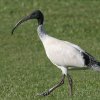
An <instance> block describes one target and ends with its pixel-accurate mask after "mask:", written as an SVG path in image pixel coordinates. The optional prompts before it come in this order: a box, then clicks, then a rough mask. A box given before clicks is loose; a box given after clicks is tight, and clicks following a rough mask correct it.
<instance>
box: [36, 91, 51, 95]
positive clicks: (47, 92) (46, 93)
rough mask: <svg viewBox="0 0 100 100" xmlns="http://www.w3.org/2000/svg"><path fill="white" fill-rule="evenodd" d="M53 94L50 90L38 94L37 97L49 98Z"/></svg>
mask: <svg viewBox="0 0 100 100" xmlns="http://www.w3.org/2000/svg"><path fill="white" fill-rule="evenodd" d="M50 93H51V92H50V91H49V90H48V91H45V92H42V93H38V94H37V96H48V95H49V94H50Z"/></svg>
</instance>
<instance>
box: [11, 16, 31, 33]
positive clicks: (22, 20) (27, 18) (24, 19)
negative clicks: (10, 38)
mask: <svg viewBox="0 0 100 100" xmlns="http://www.w3.org/2000/svg"><path fill="white" fill-rule="evenodd" d="M29 19H31V16H26V17H24V18H23V19H21V20H20V21H19V22H18V23H17V24H16V25H15V27H14V28H13V29H12V31H11V33H12V35H13V33H14V31H15V29H16V28H17V27H18V26H19V25H20V24H21V23H23V22H25V21H27V20H29Z"/></svg>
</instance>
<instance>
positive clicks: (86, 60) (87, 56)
mask: <svg viewBox="0 0 100 100" xmlns="http://www.w3.org/2000/svg"><path fill="white" fill-rule="evenodd" d="M67 43H68V44H70V45H71V46H72V47H74V48H75V49H77V50H78V51H79V52H80V53H81V55H82V57H83V59H84V63H85V65H86V66H91V65H92V64H94V63H95V62H97V61H96V59H95V58H94V57H93V56H92V55H91V54H89V53H87V52H86V51H85V50H83V49H81V48H80V47H79V46H78V45H75V44H73V43H70V42H67Z"/></svg>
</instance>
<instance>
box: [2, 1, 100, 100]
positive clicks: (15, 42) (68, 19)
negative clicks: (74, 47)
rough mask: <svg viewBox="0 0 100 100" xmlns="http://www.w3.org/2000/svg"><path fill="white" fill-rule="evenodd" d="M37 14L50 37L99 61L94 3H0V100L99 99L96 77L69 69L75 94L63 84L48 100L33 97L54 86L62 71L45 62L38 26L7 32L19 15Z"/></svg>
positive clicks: (98, 4)
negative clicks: (39, 14)
mask: <svg viewBox="0 0 100 100" xmlns="http://www.w3.org/2000/svg"><path fill="white" fill-rule="evenodd" d="M36 9H40V10H42V12H43V13H44V15H45V24H44V25H45V29H46V31H47V33H48V34H50V35H51V36H54V37H57V38H59V39H63V40H67V41H70V42H72V43H75V44H78V45H79V46H81V47H82V48H84V49H85V50H86V51H88V52H89V53H91V54H92V55H93V56H95V57H96V58H97V59H98V60H100V55H99V54H100V28H99V27H100V1H99V0H84V1H83V0H53V1H51V0H43V1H42V0H30V1H28V0H13V1H11V0H0V100H80V99H81V100H99V99H100V73H98V72H94V71H91V70H80V71H79V70H75V71H74V70H70V74H71V76H72V78H73V81H74V95H73V96H72V97H70V96H68V90H67V88H68V86H67V80H66V81H65V84H64V85H63V86H62V87H60V88H59V89H57V90H55V91H54V92H53V93H52V94H51V95H49V96H48V97H36V96H35V95H36V94H37V93H38V92H41V91H44V90H46V89H48V88H49V87H51V86H53V85H54V84H55V83H57V82H58V81H59V79H60V77H61V71H59V69H57V68H56V67H55V66H54V65H53V64H52V63H51V62H50V61H49V60H48V59H47V57H46V54H45V52H44V48H43V46H42V43H41V42H40V40H39V38H38V35H37V32H36V28H37V21H35V20H34V21H29V22H27V23H24V24H23V25H21V26H20V27H19V28H18V29H17V30H16V31H15V34H14V35H13V36H11V29H12V28H13V26H14V25H15V23H16V22H17V21H18V20H20V19H21V18H22V17H23V16H25V15H27V14H28V13H30V12H31V11H33V10H36Z"/></svg>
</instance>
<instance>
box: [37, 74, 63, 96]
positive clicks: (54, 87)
mask: <svg viewBox="0 0 100 100" xmlns="http://www.w3.org/2000/svg"><path fill="white" fill-rule="evenodd" d="M64 79H65V75H63V76H62V78H61V80H60V82H59V83H58V84H56V85H55V86H53V87H52V88H50V89H49V90H48V91H46V92H43V93H40V94H37V95H40V96H47V95H49V94H50V93H51V92H53V91H54V90H55V89H56V88H58V87H59V86H61V85H62V84H64Z"/></svg>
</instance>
